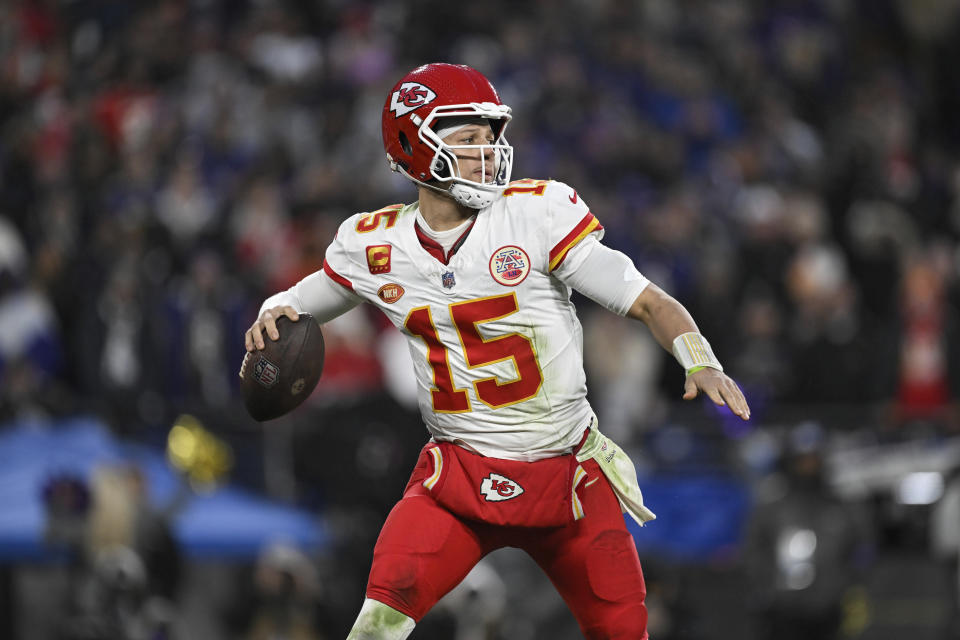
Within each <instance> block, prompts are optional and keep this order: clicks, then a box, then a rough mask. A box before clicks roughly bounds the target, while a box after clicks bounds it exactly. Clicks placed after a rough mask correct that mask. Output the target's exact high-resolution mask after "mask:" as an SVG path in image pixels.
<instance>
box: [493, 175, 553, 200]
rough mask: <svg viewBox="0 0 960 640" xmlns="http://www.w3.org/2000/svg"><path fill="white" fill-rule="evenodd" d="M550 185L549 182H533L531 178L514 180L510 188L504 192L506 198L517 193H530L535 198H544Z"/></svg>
mask: <svg viewBox="0 0 960 640" xmlns="http://www.w3.org/2000/svg"><path fill="white" fill-rule="evenodd" d="M549 183H550V181H549V180H532V179H530V178H526V179H524V180H514V181H513V182H511V183H510V186H509V187H507V188H506V189H504V190H503V195H504V197H506V196H512V195H513V194H515V193H529V194H532V195H535V196H542V195H543V192H544V190H546V188H547V185H548V184H549Z"/></svg>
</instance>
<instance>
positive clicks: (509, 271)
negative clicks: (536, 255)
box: [490, 245, 530, 287]
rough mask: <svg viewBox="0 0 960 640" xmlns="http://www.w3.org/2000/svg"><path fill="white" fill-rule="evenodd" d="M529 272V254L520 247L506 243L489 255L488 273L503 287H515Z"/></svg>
mask: <svg viewBox="0 0 960 640" xmlns="http://www.w3.org/2000/svg"><path fill="white" fill-rule="evenodd" d="M529 273H530V256H528V255H527V252H526V251H524V250H523V249H521V248H520V247H515V246H513V245H507V246H506V247H501V248H499V249H497V250H496V251H494V252H493V255H492V256H490V275H491V276H493V279H494V280H496V281H497V282H499V283H500V284H502V285H503V286H505V287H515V286H517V285H518V284H520V283H521V282H523V281H524V279H526V277H527V274H529Z"/></svg>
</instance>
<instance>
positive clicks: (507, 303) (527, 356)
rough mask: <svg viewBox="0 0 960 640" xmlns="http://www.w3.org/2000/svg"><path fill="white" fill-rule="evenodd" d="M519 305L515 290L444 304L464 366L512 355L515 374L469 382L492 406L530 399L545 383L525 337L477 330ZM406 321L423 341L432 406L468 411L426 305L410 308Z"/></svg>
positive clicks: (463, 392) (446, 410) (439, 409)
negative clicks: (485, 334)
mask: <svg viewBox="0 0 960 640" xmlns="http://www.w3.org/2000/svg"><path fill="white" fill-rule="evenodd" d="M518 310H519V307H518V306H517V297H516V295H515V294H513V293H508V294H505V295H501V296H493V297H491V298H480V299H478V300H467V301H466V302H456V303H454V304H451V305H448V312H449V314H450V318H451V320H453V324H454V326H455V327H456V330H457V335H458V336H459V337H460V346H461V347H462V350H463V351H462V353H463V358H464V359H465V361H466V364H467V367H468V368H470V369H476V368H478V367H482V366H484V365H488V364H493V363H496V362H503V361H505V360H511V361H512V362H513V365H514V367H515V368H516V371H517V377H516V378H515V379H514V380H510V381H508V382H500V380H498V379H497V378H496V377H489V378H482V379H480V380H475V381H473V388H474V391H475V392H476V394H477V398H479V399H480V401H481V402H482V403H484V404H485V405H487V406H488V407H490V408H492V409H498V408H500V407H505V406H508V405H512V404H516V403H518V402H523V401H524V400H528V399H529V398H532V397H533V396H535V395H537V392H538V391H540V386H541V385H542V384H543V374H542V373H541V372H540V364H539V363H538V362H537V356H536V353H535V352H534V350H533V344H532V343H531V342H530V340H529V338H526V337H524V336H522V335H520V334H519V333H508V334H505V335H502V336H498V337H496V338H489V339H485V338H484V337H483V336H482V335H481V334H480V329H479V325H481V324H483V323H485V322H491V321H493V320H499V319H500V318H504V317H506V316H509V315H511V314H514V313H516V312H517V311H518ZM404 326H405V327H406V329H407V331H409V332H410V333H412V334H413V335H415V336H418V337H420V338H421V339H423V341H424V342H425V343H426V344H427V360H428V362H429V363H430V367H431V368H432V369H433V380H434V389H433V390H432V392H431V393H432V398H433V410H434V411H437V412H440V413H454V412H456V413H459V412H464V411H470V399H469V397H468V394H467V391H466V390H465V389H457V388H455V387H454V384H453V375H452V373H451V371H450V362H449V360H448V352H447V348H446V346H444V344H443V343H442V342H440V339H439V337H438V335H437V329H436V325H435V324H434V322H433V317H432V315H431V313H430V308H429V307H419V308H417V309H413V310H412V311H411V312H410V313H409V315H407V319H406V322H405V323H404Z"/></svg>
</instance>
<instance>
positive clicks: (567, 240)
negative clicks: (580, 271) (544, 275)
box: [550, 212, 603, 271]
mask: <svg viewBox="0 0 960 640" xmlns="http://www.w3.org/2000/svg"><path fill="white" fill-rule="evenodd" d="M601 229H603V225H601V224H600V221H599V220H597V218H596V217H595V216H594V215H593V214H592V213H589V212H588V213H587V215H585V216H584V217H583V220H581V221H580V222H579V223H578V224H577V226H575V227H574V228H573V231H571V232H570V233H568V234H567V235H566V236H565V237H564V238H563V240H561V241H560V242H558V243H557V244H556V246H555V247H554V248H553V249H551V250H550V271H553V270H554V269H556V268H557V267H559V266H560V264H561V263H562V262H563V259H564V258H566V257H567V253H568V252H569V251H570V249H572V248H573V247H574V246H576V244H577V243H578V242H580V241H581V240H583V239H584V238H586V237H587V236H588V235H589V234H591V233H593V232H594V231H600V230H601Z"/></svg>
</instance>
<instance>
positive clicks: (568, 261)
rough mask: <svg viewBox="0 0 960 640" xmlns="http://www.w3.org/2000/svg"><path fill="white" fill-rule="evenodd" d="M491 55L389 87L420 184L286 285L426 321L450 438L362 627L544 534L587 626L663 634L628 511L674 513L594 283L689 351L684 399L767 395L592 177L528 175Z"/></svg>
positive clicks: (434, 597)
mask: <svg viewBox="0 0 960 640" xmlns="http://www.w3.org/2000/svg"><path fill="white" fill-rule="evenodd" d="M510 117H511V115H510V108H509V107H508V106H506V105H504V104H503V103H502V102H501V100H500V97H499V95H498V94H497V92H496V90H495V89H494V88H493V86H492V85H491V84H490V82H489V81H488V80H487V78H485V77H484V76H483V75H482V74H481V73H479V72H478V71H476V70H474V69H471V68H469V67H465V66H461V65H452V64H428V65H425V66H422V67H419V68H417V69H414V70H413V71H411V72H410V73H408V74H407V75H406V76H404V77H403V78H402V79H401V80H400V81H399V82H398V83H397V84H396V85H395V86H394V88H393V90H392V91H391V92H390V94H389V95H388V96H387V100H386V103H385V105H384V108H383V113H382V128H383V143H384V148H385V150H386V153H387V160H388V162H389V164H390V167H391V168H392V169H393V170H394V171H398V172H400V173H402V174H403V175H404V176H406V177H407V178H409V179H410V180H411V181H413V183H414V184H415V185H416V188H417V195H418V200H417V201H416V202H414V203H413V204H407V205H401V204H393V205H389V206H386V207H383V208H381V209H377V210H374V211H370V212H365V213H358V214H356V215H354V216H352V217H350V218H348V219H347V220H345V221H344V222H343V224H342V225H341V226H340V228H339V230H338V232H337V236H336V238H335V240H334V241H333V243H332V244H331V245H330V247H329V248H328V249H327V252H326V258H325V260H324V263H323V268H322V269H319V270H318V271H317V272H316V273H313V274H312V275H310V276H308V277H306V278H305V279H303V280H302V281H300V282H299V283H297V284H296V285H294V286H293V287H291V288H290V289H289V290H287V291H283V292H280V293H277V294H276V295H273V296H271V297H270V298H268V299H267V300H266V301H265V302H264V303H263V306H262V308H261V311H260V317H259V318H258V319H257V321H256V322H255V323H254V324H253V325H252V326H251V327H250V329H249V330H248V331H247V333H246V348H247V350H248V351H252V350H254V349H262V348H263V345H264V340H266V339H273V340H276V339H277V338H278V333H277V327H276V320H277V318H279V317H280V316H283V315H285V316H287V317H289V318H290V319H292V320H297V318H298V313H299V312H309V313H311V314H313V316H314V317H315V318H316V319H317V321H318V322H321V323H322V322H326V321H328V320H330V319H332V318H334V317H336V316H338V315H340V314H342V313H344V312H346V311H348V310H349V309H351V308H353V307H354V306H356V305H357V304H360V303H361V302H367V303H370V304H373V305H376V306H377V307H378V308H380V309H381V310H382V311H383V312H384V313H385V314H386V315H387V316H388V317H389V318H390V320H391V321H392V322H393V323H394V324H395V325H396V326H397V328H398V329H399V330H400V331H402V332H403V333H404V335H405V336H406V337H407V339H408V343H409V347H410V351H411V354H412V356H413V362H414V372H415V375H416V380H417V386H418V393H419V395H418V399H419V405H420V410H421V413H422V415H423V420H424V422H425V424H426V428H427V430H428V431H429V435H430V438H429V440H428V442H427V443H426V445H425V446H424V448H423V451H422V452H421V455H420V459H419V461H418V463H417V465H416V467H415V468H414V470H413V473H412V475H411V477H410V480H409V482H408V484H407V487H406V489H405V490H404V493H403V495H402V498H401V499H400V501H399V502H398V503H397V504H396V506H395V507H394V508H393V510H392V511H391V512H390V515H389V516H388V517H387V520H386V522H385V523H384V525H383V529H382V530H381V532H380V536H379V539H378V540H377V544H376V547H375V548H374V550H373V564H372V568H371V570H370V576H369V580H368V583H367V593H366V596H367V597H366V600H365V601H364V603H363V605H362V607H361V609H360V612H359V616H358V618H357V620H356V623H355V624H354V627H353V629H352V630H351V632H350V635H349V636H348V640H359V639H364V640H402V639H404V638H407V637H408V636H409V635H410V633H411V632H412V630H413V628H414V626H415V624H416V622H417V621H419V620H420V619H421V618H422V617H423V616H424V615H425V614H426V613H427V611H428V610H429V609H430V608H431V607H432V606H433V605H434V604H435V603H436V602H437V601H438V600H439V599H440V598H441V597H442V596H443V595H444V594H446V593H447V592H448V591H450V590H451V589H452V588H453V587H454V586H456V585H457V584H458V583H459V582H460V581H461V580H462V579H463V578H464V576H466V574H467V573H468V572H469V571H470V569H471V568H472V567H473V566H474V564H476V563H477V562H478V561H479V560H480V559H481V558H482V557H483V556H484V555H486V554H487V553H490V552H491V551H493V550H495V549H498V548H501V547H504V546H511V547H517V548H520V549H523V550H525V551H526V552H527V553H528V554H530V556H531V557H532V558H533V559H534V560H535V561H536V562H537V564H538V565H539V566H540V567H541V568H542V569H543V570H544V572H546V574H547V575H548V576H549V577H550V579H551V581H552V582H553V584H554V585H555V586H556V588H557V590H558V591H559V592H560V594H561V595H562V596H563V598H564V600H565V602H566V603H567V605H568V606H569V607H570V609H571V611H572V612H573V614H574V616H575V617H576V619H577V622H578V623H579V625H580V628H581V630H582V632H583V634H584V636H585V637H587V638H590V639H591V640H593V639H612V638H618V639H627V638H630V639H631V640H634V639H642V638H646V637H647V631H646V621H647V613H646V608H645V605H644V597H645V595H646V589H645V586H644V581H643V573H642V570H641V567H640V561H639V558H638V556H637V551H636V548H635V546H634V544H633V539H632V537H631V536H630V533H629V532H628V530H627V528H626V525H625V522H624V517H623V514H624V513H626V514H629V515H630V516H631V517H633V518H634V519H636V520H637V521H638V522H640V523H641V524H642V523H643V522H646V521H648V520H651V519H652V518H654V514H653V513H652V512H651V511H650V510H649V509H647V507H646V506H644V504H643V498H642V495H641V492H640V489H639V488H638V486H637V476H636V472H635V470H634V468H633V465H632V463H631V462H630V460H629V459H628V458H627V456H626V455H625V454H624V453H623V451H622V450H621V449H620V448H619V447H617V445H616V444H615V443H614V442H612V441H610V440H609V439H608V438H606V437H605V436H604V435H603V434H602V433H601V431H600V427H601V425H598V424H597V420H596V417H595V415H594V412H593V411H592V410H591V407H590V404H589V403H588V402H587V388H586V377H585V375H584V370H583V347H582V335H581V334H582V331H581V326H580V322H579V320H578V319H577V314H576V310H575V308H574V305H573V304H572V303H571V301H570V295H571V291H572V290H573V289H576V290H577V291H579V292H581V293H583V294H584V295H586V296H588V297H590V298H591V299H593V300H595V301H596V302H598V303H599V304H601V305H603V306H605V307H607V308H608V309H610V310H611V311H613V312H614V313H617V314H620V315H625V316H629V317H631V318H634V319H637V320H640V321H642V322H643V323H645V324H646V325H647V327H648V328H649V330H650V331H651V332H652V333H653V336H654V337H655V338H656V340H657V341H658V342H659V343H660V344H661V345H662V346H663V347H664V348H665V349H667V350H669V351H671V352H672V353H673V354H674V356H675V357H676V358H677V360H678V361H679V363H680V364H681V366H683V367H684V368H685V369H686V372H687V377H686V387H685V390H684V394H683V397H684V398H685V399H691V398H694V397H695V396H697V395H698V394H699V393H701V392H702V393H705V394H707V395H708V396H709V397H710V398H711V399H712V400H713V402H715V403H716V404H718V405H726V406H727V407H729V409H730V410H731V411H732V412H733V413H734V414H736V415H738V416H739V417H741V418H743V419H744V420H746V419H748V418H749V417H750V409H749V407H748V406H747V403H746V401H745V399H744V397H743V394H742V393H741V392H740V389H739V388H738V387H737V385H736V384H735V383H734V382H733V380H731V379H730V378H729V377H727V376H726V375H725V374H724V373H723V368H722V367H721V366H720V363H719V362H718V360H717V358H716V357H715V355H714V354H713V352H712V350H711V349H710V345H709V343H708V342H707V340H706V339H705V338H704V337H703V336H702V335H700V333H699V332H698V330H697V326H696V324H695V323H694V321H693V319H692V318H691V317H690V314H689V313H688V312H687V311H686V309H684V307H683V306H682V305H681V304H680V303H678V302H677V301H676V300H674V299H673V298H672V297H670V296H669V295H667V294H666V293H664V292H663V291H662V290H661V289H660V288H658V287H657V286H656V285H655V284H653V283H651V282H649V281H648V280H647V279H646V278H645V277H644V276H643V275H642V274H640V273H639V272H638V271H637V269H636V268H635V267H634V265H633V263H632V262H631V260H630V259H629V258H628V257H627V256H625V255H624V254H622V253H620V252H617V251H614V250H612V249H610V248H608V247H606V246H604V245H603V244H602V243H601V242H600V241H601V239H602V237H603V226H602V225H601V223H600V220H599V219H598V218H597V217H596V216H594V214H593V213H592V212H591V211H590V207H589V206H588V205H587V203H586V202H585V201H584V200H583V198H582V197H581V196H580V194H579V193H577V191H576V190H575V189H574V188H572V187H570V186H568V185H566V184H563V183H562V182H556V181H550V180H531V179H526V180H515V181H511V180H510V173H511V168H512V165H513V148H512V147H511V146H510V145H509V144H508V143H507V140H506V138H505V137H504V133H505V130H506V128H507V124H508V123H509V121H510Z"/></svg>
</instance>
